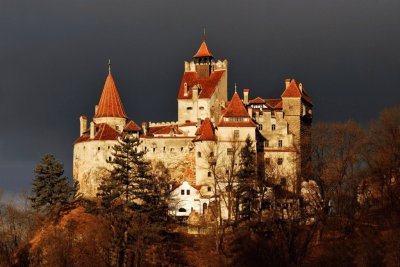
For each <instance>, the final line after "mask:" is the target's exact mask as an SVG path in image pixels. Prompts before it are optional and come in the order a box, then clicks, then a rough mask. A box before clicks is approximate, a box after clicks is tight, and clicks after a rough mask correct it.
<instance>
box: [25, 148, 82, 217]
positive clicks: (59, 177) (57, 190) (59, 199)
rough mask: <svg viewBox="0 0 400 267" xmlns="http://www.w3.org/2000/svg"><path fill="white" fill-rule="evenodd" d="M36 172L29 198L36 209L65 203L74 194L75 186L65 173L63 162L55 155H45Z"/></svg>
mask: <svg viewBox="0 0 400 267" xmlns="http://www.w3.org/2000/svg"><path fill="white" fill-rule="evenodd" d="M34 173H35V178H34V180H33V183H32V184H33V187H32V196H31V197H30V198H29V199H30V201H31V205H32V207H33V208H34V209H37V210H39V209H47V208H51V207H53V206H54V205H56V204H65V203H67V202H68V201H69V200H70V199H71V197H72V196H73V195H74V193H75V191H74V188H73V187H72V186H70V184H69V183H68V179H67V177H66V176H64V175H63V174H64V166H63V164H61V163H60V162H59V161H57V160H56V158H55V157H54V156H53V155H51V154H46V155H44V156H43V157H42V158H41V160H40V163H39V164H38V165H37V166H36V168H35V170H34Z"/></svg>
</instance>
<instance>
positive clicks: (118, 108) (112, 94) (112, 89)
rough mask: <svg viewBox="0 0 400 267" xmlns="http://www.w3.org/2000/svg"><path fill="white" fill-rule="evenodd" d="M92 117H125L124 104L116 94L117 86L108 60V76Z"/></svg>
mask: <svg viewBox="0 0 400 267" xmlns="http://www.w3.org/2000/svg"><path fill="white" fill-rule="evenodd" d="M94 117H95V118H101V117H117V118H127V116H126V114H125V110H124V106H123V105H122V101H121V98H120V97H119V94H118V89H117V86H116V85H115V82H114V78H113V76H112V75H111V63H110V61H108V76H107V79H106V82H105V84H104V88H103V92H102V93H101V97H100V101H99V104H98V108H97V111H96V114H95V116H94Z"/></svg>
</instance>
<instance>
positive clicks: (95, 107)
mask: <svg viewBox="0 0 400 267" xmlns="http://www.w3.org/2000/svg"><path fill="white" fill-rule="evenodd" d="M98 108H99V105H96V106H94V114H96V113H97V109H98Z"/></svg>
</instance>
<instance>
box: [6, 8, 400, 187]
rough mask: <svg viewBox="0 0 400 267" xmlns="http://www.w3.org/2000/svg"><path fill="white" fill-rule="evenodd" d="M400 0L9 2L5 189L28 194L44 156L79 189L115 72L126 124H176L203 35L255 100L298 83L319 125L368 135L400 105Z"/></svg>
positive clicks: (276, 94)
mask: <svg viewBox="0 0 400 267" xmlns="http://www.w3.org/2000/svg"><path fill="white" fill-rule="evenodd" d="M399 11H400V1H399V0H374V1H372V0H353V1H352V0H302V1H299V0H274V1H270V0H257V1H254V0H253V1H252V0H247V1H234V0H228V1H225V0H218V1H217V0H214V1H208V0H203V1H190V0H182V1H178V0H157V1H152V0H143V1H133V0H130V1H128V0H126V1H125V0H124V1H122V0H95V1H94V0H92V1H90V0H85V1H82V0H68V1H65V0H63V1H58V0H35V1H32V0H18V1H15V0H0V120H1V126H0V127H1V131H0V137H1V138H0V187H1V188H3V189H4V190H5V191H6V192H17V191H21V190H30V186H31V180H32V178H33V168H34V166H35V165H36V164H37V163H38V161H39V159H40V157H41V156H42V155H43V154H45V153H53V154H55V156H56V157H57V158H58V159H59V160H60V161H62V162H63V163H64V165H65V170H66V174H67V175H68V176H69V177H71V173H72V171H71V168H72V167H71V165H72V148H73V142H74V140H75V139H76V138H77V137H78V135H79V116H80V115H87V116H89V117H92V116H93V113H94V106H95V105H96V104H97V102H98V100H99V98H100V94H101V90H102V88H103V84H104V81H105V78H106V75H107V61H108V59H109V58H110V59H111V62H112V72H113V75H114V78H115V80H116V83H117V87H118V89H119V92H120V95H121V97H122V101H123V104H124V106H125V110H126V112H127V114H128V116H129V117H130V118H131V119H133V120H134V121H135V122H137V123H138V124H139V123H140V122H142V121H172V120H176V119H177V101H176V96H177V93H178V87H179V85H180V79H181V75H182V73H183V66H184V65H183V61H184V60H190V59H191V57H192V55H193V54H194V53H195V52H196V51H197V49H198V47H199V45H200V42H201V38H202V32H203V27H204V26H205V27H206V32H207V43H208V45H209V48H210V49H211V50H212V52H213V54H214V56H215V57H216V58H218V59H225V58H226V59H228V61H229V74H228V77H229V94H230V95H231V94H232V92H233V84H234V83H235V82H236V83H237V84H238V87H239V89H240V91H241V90H242V89H243V88H250V97H254V96H261V97H266V98H267V97H268V98H273V97H279V96H280V94H281V92H282V90H283V87H284V79H285V78H296V79H297V80H299V81H301V82H302V83H303V85H304V86H305V88H306V90H307V91H308V93H309V94H310V95H311V97H312V99H313V101H314V104H315V106H314V118H315V120H314V121H336V120H348V119H353V120H356V121H359V122H361V123H363V124H366V123H367V122H368V121H370V120H372V119H375V118H376V117H377V116H378V113H379V112H380V111H381V110H382V109H383V108H384V107H387V106H393V105H395V104H399V102H400V101H399V100H400V52H399V48H400V16H399Z"/></svg>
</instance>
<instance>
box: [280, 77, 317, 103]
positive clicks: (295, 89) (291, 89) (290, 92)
mask: <svg viewBox="0 0 400 267" xmlns="http://www.w3.org/2000/svg"><path fill="white" fill-rule="evenodd" d="M299 87H300V86H299V83H298V82H297V81H296V80H295V79H292V80H291V82H290V84H289V86H288V87H287V88H286V89H285V91H283V93H282V95H281V97H301V98H302V99H303V100H305V101H306V102H308V103H309V104H311V105H312V101H311V99H310V97H309V96H308V94H307V93H306V91H305V90H304V88H303V89H302V90H300V88H299Z"/></svg>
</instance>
